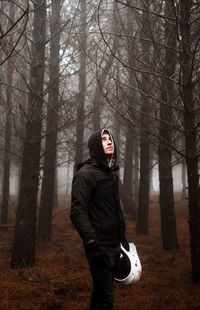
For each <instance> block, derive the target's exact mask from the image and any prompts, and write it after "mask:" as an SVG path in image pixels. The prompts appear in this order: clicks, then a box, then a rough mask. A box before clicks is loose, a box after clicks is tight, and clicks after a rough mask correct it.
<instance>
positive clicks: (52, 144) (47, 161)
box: [38, 0, 61, 241]
mask: <svg viewBox="0 0 200 310" xmlns="http://www.w3.org/2000/svg"><path fill="white" fill-rule="evenodd" d="M60 10H61V1H60V0H58V1H52V11H51V18H50V31H51V40H50V60H49V102H48V107H47V128H46V144H45V153H44V171H43V179H42V190H41V202H40V209H39V220H38V236H39V239H40V240H42V241H50V240H51V228H52V212H53V205H54V196H55V183H56V151H57V128H58V112H59V78H60V76H59V60H60V57H59V48H60V46H59V42H60Z"/></svg>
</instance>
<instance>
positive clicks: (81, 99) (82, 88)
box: [74, 0, 87, 170]
mask: <svg viewBox="0 0 200 310" xmlns="http://www.w3.org/2000/svg"><path fill="white" fill-rule="evenodd" d="M86 3H87V2H86V0H81V1H80V5H81V18H80V21H81V29H80V32H81V34H80V42H79V44H80V52H81V54H80V69H79V93H78V106H77V123H76V150H75V163H74V170H76V166H77V165H78V164H79V163H80V162H81V161H82V160H83V138H84V107H85V95H86V55H87V54H86V47H87V36H86V23H87V5H86Z"/></svg>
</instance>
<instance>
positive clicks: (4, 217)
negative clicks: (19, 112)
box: [1, 3, 14, 224]
mask: <svg viewBox="0 0 200 310" xmlns="http://www.w3.org/2000/svg"><path fill="white" fill-rule="evenodd" d="M9 11H10V12H9V16H10V20H11V21H13V20H14V9H13V3H10V8H9ZM8 49H9V50H8V53H9V52H10V51H11V50H12V49H13V35H11V36H10V37H9V44H8ZM12 81H13V64H12V59H11V58H10V59H8V67H7V84H8V86H7V91H6V99H7V102H6V123H5V139H4V160H3V193H2V195H3V196H2V210H1V223H2V224H7V223H8V207H9V196H10V146H11V111H12V108H11V107H12V88H11V86H12Z"/></svg>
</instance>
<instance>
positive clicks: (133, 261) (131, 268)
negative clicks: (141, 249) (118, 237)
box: [114, 243, 142, 285]
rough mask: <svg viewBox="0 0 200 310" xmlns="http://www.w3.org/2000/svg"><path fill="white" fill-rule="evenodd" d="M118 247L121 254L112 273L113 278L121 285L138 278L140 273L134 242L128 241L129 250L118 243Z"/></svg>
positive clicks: (133, 281)
mask: <svg viewBox="0 0 200 310" xmlns="http://www.w3.org/2000/svg"><path fill="white" fill-rule="evenodd" d="M120 247H121V254H120V259H119V262H118V263H117V267H116V270H115V273H114V279H115V280H116V281H117V282H119V283H121V284H123V285H128V284H131V283H135V282H137V281H138V280H139V279H140V277H141V273H142V266H141V262H140V259H139V257H138V253H137V249H136V246H135V245H134V243H129V251H127V250H126V249H125V248H124V247H123V246H122V244H120Z"/></svg>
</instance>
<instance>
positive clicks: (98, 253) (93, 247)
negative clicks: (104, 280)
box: [85, 240, 109, 267]
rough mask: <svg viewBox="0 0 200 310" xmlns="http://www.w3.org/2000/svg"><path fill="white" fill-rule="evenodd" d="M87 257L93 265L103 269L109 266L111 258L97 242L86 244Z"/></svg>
mask: <svg viewBox="0 0 200 310" xmlns="http://www.w3.org/2000/svg"><path fill="white" fill-rule="evenodd" d="M85 251H86V256H87V258H88V260H89V261H90V263H91V264H95V265H98V266H101V267H106V266H108V263H109V258H108V256H107V255H106V253H105V252H104V251H103V249H102V248H101V246H100V244H99V243H98V242H97V241H95V240H90V241H89V242H87V243H86V244H85Z"/></svg>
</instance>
